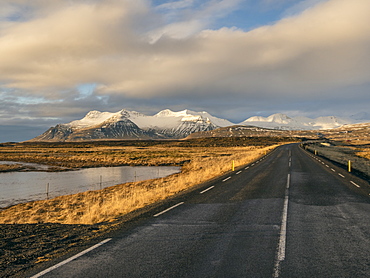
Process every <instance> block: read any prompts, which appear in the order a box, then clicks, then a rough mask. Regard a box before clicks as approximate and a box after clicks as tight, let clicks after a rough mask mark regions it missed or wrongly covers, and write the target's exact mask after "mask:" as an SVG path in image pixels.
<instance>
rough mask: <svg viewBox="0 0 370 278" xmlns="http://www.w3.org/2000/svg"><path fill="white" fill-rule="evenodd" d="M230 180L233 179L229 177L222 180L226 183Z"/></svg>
mask: <svg viewBox="0 0 370 278" xmlns="http://www.w3.org/2000/svg"><path fill="white" fill-rule="evenodd" d="M229 179H231V177H227V178H226V179H224V180H222V181H223V182H225V181H227V180H229Z"/></svg>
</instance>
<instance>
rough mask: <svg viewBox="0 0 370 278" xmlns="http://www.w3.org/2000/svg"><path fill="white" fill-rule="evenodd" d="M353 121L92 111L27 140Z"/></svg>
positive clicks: (177, 135) (162, 135)
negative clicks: (233, 119) (237, 120)
mask: <svg viewBox="0 0 370 278" xmlns="http://www.w3.org/2000/svg"><path fill="white" fill-rule="evenodd" d="M345 124H353V122H351V121H349V120H345V119H341V118H338V117H335V116H327V117H318V118H316V119H311V118H308V117H289V116H287V115H286V114H282V113H276V114H272V115H270V116H268V117H262V116H253V117H250V118H248V119H246V120H245V121H243V122H241V123H232V122H230V121H228V120H226V119H222V118H218V117H215V116H212V115H211V114H209V113H208V112H205V111H202V112H195V111H191V110H188V109H185V110H182V111H178V112H174V111H172V110H170V109H165V110H162V111H159V112H158V113H156V114H155V115H153V116H147V115H145V114H143V113H140V112H136V111H129V110H125V109H122V110H120V111H118V112H100V111H97V110H92V111H90V112H88V113H87V114H86V115H85V117H83V118H82V119H80V120H74V121H71V122H69V123H65V124H58V125H56V126H54V127H51V128H49V129H48V130H47V131H45V132H44V133H43V134H41V135H39V136H37V137H35V138H33V139H31V140H30V141H83V140H110V139H182V138H186V137H187V136H189V135H190V134H192V133H195V132H202V131H211V130H214V129H217V128H225V127H228V126H234V125H241V126H256V127H261V128H268V129H276V130H320V129H331V128H337V127H341V126H343V125H345Z"/></svg>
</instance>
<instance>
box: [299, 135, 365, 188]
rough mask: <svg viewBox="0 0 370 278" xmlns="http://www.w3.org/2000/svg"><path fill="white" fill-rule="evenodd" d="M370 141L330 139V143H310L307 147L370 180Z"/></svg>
mask: <svg viewBox="0 0 370 278" xmlns="http://www.w3.org/2000/svg"><path fill="white" fill-rule="evenodd" d="M369 143H370V142H369V141H330V143H320V142H317V143H310V144H308V145H306V149H308V150H309V151H311V152H312V153H316V155H318V156H323V157H325V158H327V159H329V160H331V161H333V162H334V163H337V164H338V165H341V166H342V167H343V168H345V169H348V163H349V161H351V172H353V173H355V174H357V175H359V176H361V177H363V178H365V179H367V180H368V181H369V182H370V144H369Z"/></svg>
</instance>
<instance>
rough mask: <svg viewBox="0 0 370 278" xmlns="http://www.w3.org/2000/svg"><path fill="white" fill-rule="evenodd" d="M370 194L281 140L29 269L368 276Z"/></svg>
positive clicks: (55, 273)
mask: <svg viewBox="0 0 370 278" xmlns="http://www.w3.org/2000/svg"><path fill="white" fill-rule="evenodd" d="M369 193H370V190H369V184H368V183H367V182H366V181H364V180H361V179H359V178H356V177H354V176H352V175H350V174H348V173H347V172H346V171H345V170H344V169H341V168H339V167H336V166H335V165H333V164H331V163H330V162H328V161H326V160H323V159H322V158H319V157H316V156H314V155H313V154H310V153H308V152H306V151H304V150H302V149H301V148H300V147H299V145H298V144H290V145H285V146H281V147H279V148H277V149H276V150H275V151H273V152H272V153H270V154H268V155H266V156H264V157H262V158H261V159H259V160H258V161H255V162H254V163H252V164H250V165H245V166H243V167H240V168H238V169H235V171H234V172H230V173H229V174H228V175H225V176H222V177H220V178H217V179H215V180H213V181H211V182H209V183H206V184H204V186H203V187H201V188H197V189H196V190H194V191H192V192H191V193H189V194H186V195H182V196H179V197H176V198H173V199H171V201H169V202H168V203H166V205H164V206H160V207H159V206H157V207H156V208H154V209H153V211H150V213H146V214H145V216H142V217H139V218H138V219H137V220H136V221H134V222H133V223H131V224H130V225H128V227H125V226H124V228H122V229H120V230H116V231H114V232H113V233H111V234H109V235H108V236H107V237H106V238H103V239H101V242H99V243H97V244H95V245H93V246H91V247H90V248H88V249H86V250H83V251H82V252H80V253H77V254H71V255H70V256H69V257H68V258H67V259H66V258H60V259H57V260H55V261H52V262H48V263H45V264H44V265H43V266H42V267H44V269H43V268H41V269H40V267H38V268H37V269H34V270H32V271H33V273H28V276H27V277H33V278H36V277H68V278H71V277H89V278H91V277H104V278H106V277H130V278H131V277H141V278H143V277H161V278H163V277H192V278H193V277H202V278H203V277H264V278H265V277H273V278H277V277H300V278H302V277H310V278H313V277H315V278H318V277H325V278H328V277H336V278H337V277H356V278H359V277H370V196H369ZM36 270H37V272H36ZM32 271H31V272H32Z"/></svg>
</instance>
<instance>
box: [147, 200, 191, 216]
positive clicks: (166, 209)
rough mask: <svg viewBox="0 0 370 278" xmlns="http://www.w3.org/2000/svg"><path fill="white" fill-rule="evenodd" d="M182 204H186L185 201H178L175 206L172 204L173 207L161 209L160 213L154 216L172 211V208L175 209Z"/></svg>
mask: <svg viewBox="0 0 370 278" xmlns="http://www.w3.org/2000/svg"><path fill="white" fill-rule="evenodd" d="M182 204H184V202H181V203H178V204H176V205H174V206H172V207H170V208H168V209H165V210H164V211H161V212H160V213H157V214H154V215H153V216H154V217H157V216H160V215H162V214H163V213H166V212H167V211H170V210H171V209H174V208H175V207H178V206H181V205H182Z"/></svg>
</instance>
